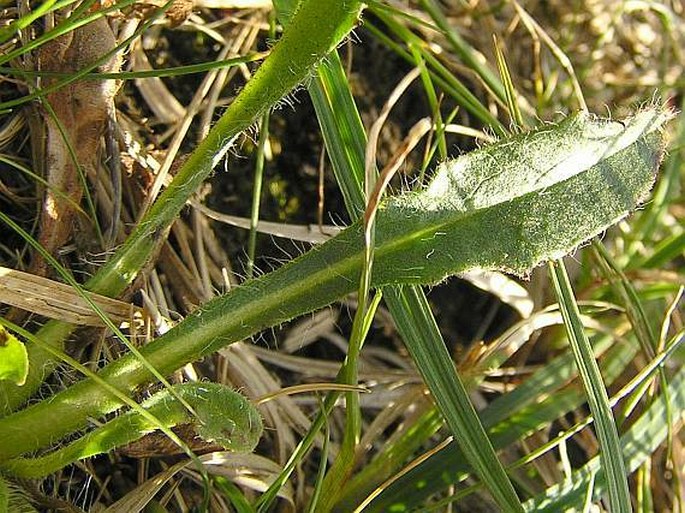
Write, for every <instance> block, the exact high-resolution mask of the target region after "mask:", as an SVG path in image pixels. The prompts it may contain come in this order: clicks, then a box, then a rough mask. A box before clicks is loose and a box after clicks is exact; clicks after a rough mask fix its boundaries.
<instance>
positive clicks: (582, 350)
mask: <svg viewBox="0 0 685 513" xmlns="http://www.w3.org/2000/svg"><path fill="white" fill-rule="evenodd" d="M550 275H551V278H552V283H553V284H554V290H555V292H556V295H557V298H558V300H559V308H560V310H561V314H562V315H563V317H564V324H565V325H566V332H567V335H568V339H569V342H570V344H571V348H572V349H573V353H574V355H575V359H576V365H577V366H578V372H579V375H580V377H581V380H582V383H583V386H584V388H585V393H586V394H587V398H588V404H589V406H590V411H591V412H592V415H593V417H594V419H595V426H596V431H597V436H598V438H599V447H600V459H601V461H602V468H603V469H604V471H605V474H606V482H607V488H608V491H609V504H610V505H611V510H612V511H626V512H627V511H631V503H630V490H629V488H628V474H627V472H626V467H625V463H624V461H623V454H622V451H621V446H620V444H619V439H618V429H617V427H616V423H615V421H614V417H613V414H612V412H611V406H610V405H609V396H608V395H607V391H606V388H605V387H604V382H603V381H602V375H601V374H600V372H599V366H598V365H597V362H596V361H595V357H594V355H593V353H592V347H591V346H590V342H589V341H588V339H587V336H586V335H585V331H584V329H583V325H582V323H581V322H580V312H579V310H578V305H577V304H576V300H575V297H574V296H573V290H572V289H571V283H570V281H569V278H568V275H567V274H566V269H565V267H564V265H563V263H561V262H557V263H554V264H550Z"/></svg>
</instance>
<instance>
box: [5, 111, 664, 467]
mask: <svg viewBox="0 0 685 513" xmlns="http://www.w3.org/2000/svg"><path fill="white" fill-rule="evenodd" d="M669 118H670V113H668V112H665V111H663V110H660V109H656V108H651V109H648V110H645V111H642V112H640V113H638V114H637V115H636V116H634V117H633V118H631V119H629V120H627V121H626V122H625V123H620V122H617V121H610V120H605V119H600V118H596V117H594V116H591V115H589V114H585V113H581V114H576V115H574V116H571V117H569V118H567V119H566V120H565V121H563V122H562V123H560V124H559V125H548V126H543V127H542V128H540V129H538V130H535V131H533V132H530V133H528V134H523V135H521V136H517V137H513V138H511V139H507V140H503V141H501V142H499V143H496V144H494V145H492V146H489V147H486V148H483V149H480V150H477V151H475V152H473V153H470V154H467V155H464V156H462V157H460V158H458V159H456V160H453V161H450V162H447V163H446V164H444V165H442V166H441V167H440V169H439V170H438V172H437V174H436V176H435V178H434V180H433V181H432V182H431V184H430V185H429V186H428V188H426V189H425V190H424V191H421V192H418V193H408V194H404V195H401V196H398V197H395V198H392V199H391V200H389V201H387V202H386V203H385V205H384V206H383V208H382V209H381V210H380V211H379V213H378V218H377V225H376V229H377V233H376V258H375V263H374V273H373V277H372V286H373V287H380V286H383V285H388V284H401V283H435V282H437V281H439V280H442V279H444V278H445V277H446V276H448V275H450V274H454V273H457V272H460V271H464V270H468V269H473V268H481V269H499V270H502V269H504V270H509V271H511V272H515V273H518V274H525V273H526V272H528V271H529V270H530V269H531V268H532V267H534V266H535V265H537V264H539V263H540V262H541V261H543V260H546V259H552V258H557V257H560V256H562V255H564V254H565V253H567V252H569V251H571V250H572V249H574V248H575V247H577V246H578V245H579V244H581V243H582V242H584V241H586V240H588V239H589V238H591V237H594V236H595V235H597V234H599V233H601V232H603V231H604V230H605V229H607V228H608V227H609V226H611V225H612V224H613V223H615V222H616V221H618V220H619V219H622V218H623V217H625V216H626V215H627V214H628V213H630V212H631V211H632V210H634V209H635V208H636V206H637V205H638V204H639V203H640V202H641V201H643V200H644V199H645V198H646V197H647V194H648V193H649V190H650V188H651V186H652V183H653V182H654V177H655V173H656V169H657V166H658V164H659V162H660V160H661V157H662V155H663V146H664V145H663V140H662V136H661V132H660V128H661V126H662V125H663V123H665V122H666V121H667V120H668V119H669ZM363 252H364V251H363V240H362V234H361V225H360V224H359V223H356V224H354V225H352V226H351V227H350V228H348V229H347V230H345V231H343V232H342V233H341V234H340V235H338V236H337V237H335V238H333V239H331V240H329V241H328V242H326V243H324V244H322V245H321V246H319V247H317V248H314V249H313V250H312V251H310V252H308V253H306V254H304V255H302V256H301V257H299V258H297V259H295V260H293V261H292V262H290V263H289V264H287V265H285V266H283V267H281V268H280V269H278V270H276V271H274V272H272V273H270V274H267V275H264V276H261V277H259V278H256V279H253V280H250V281H248V282H246V283H245V284H244V285H243V286H241V287H237V288H235V289H233V290H232V291H231V292H230V293H228V294H226V295H225V296H222V297H219V298H216V299H214V300H212V301H210V302H209V303H207V304H206V305H204V306H203V307H201V308H199V309H198V310H196V311H195V312H194V313H193V314H192V315H190V316H188V317H187V318H186V319H185V320H184V321H183V322H182V323H180V324H179V325H177V326H176V327H175V328H174V329H172V330H170V331H169V332H167V333H166V334H164V335H163V336H161V337H159V338H157V339H156V340H155V341H153V342H152V343H150V344H148V345H146V346H144V347H143V348H141V353H142V354H143V356H144V357H145V358H146V359H147V361H149V362H150V363H151V364H152V365H154V366H155V368H157V369H158V370H159V372H160V373H162V374H165V373H171V372H173V371H174V370H175V369H177V368H179V367H181V366H183V365H184V364H186V363H188V362H191V361H194V360H196V359H198V358H201V357H202V356H204V355H207V354H210V353H212V352H214V351H216V350H218V349H220V348H221V347H224V346H226V345H228V344H230V343H232V342H234V341H236V340H242V339H244V338H246V337H249V336H251V335H253V334H255V333H257V332H258V331H259V330H261V329H264V328H267V327H270V326H274V325H277V324H279V323H281V322H284V321H287V320H289V319H292V318H293V317H296V316H298V315H302V314H304V313H307V312H310V311H312V310H315V309H317V308H321V307H323V306H325V305H327V304H330V303H331V302H333V301H335V300H336V299H338V298H340V297H342V296H344V295H345V294H347V293H349V292H351V291H353V290H355V288H356V286H357V283H358V281H359V276H360V273H361V268H362V264H363V260H364V258H363ZM386 296H387V295H386ZM446 372H453V369H449V368H448V369H447V370H446ZM450 375H452V374H450ZM100 376H101V377H102V378H103V379H106V380H108V381H109V382H110V383H116V384H117V386H118V387H120V388H121V389H127V390H132V389H134V388H135V387H136V386H139V385H141V384H144V383H147V382H150V381H151V379H152V376H151V375H150V373H149V371H147V370H146V369H145V367H144V366H143V364H142V363H141V362H140V361H138V360H137V359H136V358H135V357H133V356H130V355H128V356H124V357H123V358H120V359H119V360H117V361H115V362H113V363H111V364H110V365H108V366H107V367H106V368H105V369H103V370H102V371H101V372H100ZM446 406H447V405H446V404H441V407H446ZM119 407H120V403H119V401H118V400H117V399H115V398H113V397H111V396H109V395H108V394H107V393H106V392H104V391H101V390H99V388H98V386H97V385H95V384H94V383H93V382H91V381H90V380H84V381H82V382H80V383H78V384H76V385H74V386H72V387H71V388H69V389H67V390H66V391H64V392H61V393H60V394H58V395H56V396H54V397H53V398H52V400H51V401H50V402H49V404H48V403H44V404H38V405H35V406H32V407H31V408H29V409H27V410H25V411H23V412H19V413H17V414H15V415H10V416H8V417H5V418H4V419H0V432H3V433H7V436H6V437H5V438H4V439H3V444H2V445H1V446H0V459H3V458H8V457H13V456H15V455H18V454H21V453H22V452H26V451H30V450H34V449H36V448H39V447H42V446H43V445H45V444H49V443H53V442H54V440H55V439H56V438H58V437H60V436H63V435H65V434H67V433H69V432H70V431H72V430H75V429H79V428H80V427H82V426H83V425H84V424H85V423H86V420H87V418H88V417H89V416H98V415H103V414H105V413H108V412H110V411H113V410H115V409H117V408H119ZM48 418H49V419H51V420H50V422H49V423H46V421H45V420H41V419H48ZM52 419H59V421H58V422H57V421H54V420H52ZM36 423H37V424H36ZM10 425H11V426H12V429H7V427H8V426H10ZM36 425H41V426H42V429H36V428H35V426H36ZM22 427H25V429H23V428H22Z"/></svg>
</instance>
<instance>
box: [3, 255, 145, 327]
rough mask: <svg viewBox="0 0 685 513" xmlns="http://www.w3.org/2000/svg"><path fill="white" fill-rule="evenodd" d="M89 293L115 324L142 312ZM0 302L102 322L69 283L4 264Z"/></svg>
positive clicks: (54, 316)
mask: <svg viewBox="0 0 685 513" xmlns="http://www.w3.org/2000/svg"><path fill="white" fill-rule="evenodd" d="M90 296H91V299H92V300H93V301H94V302H95V304H97V305H98V306H99V307H100V308H101V309H102V311H103V312H104V313H105V314H106V315H107V316H108V317H109V318H110V319H111V320H112V322H114V323H115V324H121V323H124V322H131V319H133V318H134V317H135V316H141V315H144V313H143V310H142V309H141V308H139V307H137V306H135V305H133V304H130V303H126V302H124V301H118V300H116V299H110V298H108V297H104V296H99V295H96V294H91V295H90ZM0 303H5V304H8V305H12V306H14V307H16V308H21V309H22V310H26V311H28V312H33V313H35V314H38V315H43V316H45V317H49V318H51V319H59V320H62V321H66V322H69V323H71V324H76V325H79V326H98V327H102V326H104V323H103V322H102V319H101V318H100V317H99V316H98V315H97V314H96V313H95V312H93V309H92V308H91V307H90V305H89V304H88V303H86V301H85V300H84V299H83V298H82V297H81V296H80V295H79V294H78V293H77V292H75V291H74V289H73V288H72V287H70V286H69V285H65V284H64V283H60V282H57V281H54V280H50V279H48V278H42V277H40V276H36V275H35V274H30V273H25V272H22V271H17V270H14V269H8V268H7V267H0Z"/></svg>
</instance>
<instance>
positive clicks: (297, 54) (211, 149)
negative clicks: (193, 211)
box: [0, 0, 362, 414]
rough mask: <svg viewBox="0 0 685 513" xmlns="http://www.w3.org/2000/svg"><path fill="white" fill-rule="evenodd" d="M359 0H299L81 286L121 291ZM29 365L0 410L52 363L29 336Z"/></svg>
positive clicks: (5, 393)
mask: <svg viewBox="0 0 685 513" xmlns="http://www.w3.org/2000/svg"><path fill="white" fill-rule="evenodd" d="M361 6H362V4H361V2H360V1H358V0H302V2H301V3H300V5H299V9H298V10H297V12H296V13H295V14H294V15H293V18H292V21H291V22H290V24H289V25H288V29H287V30H286V31H285V32H284V34H283V37H282V38H281V39H280V41H279V42H278V43H277V44H276V45H275V46H274V48H273V50H272V51H271V54H270V55H269V57H268V58H267V59H266V60H265V61H264V63H263V64H262V65H261V66H260V68H259V69H258V70H257V73H255V76H254V77H253V78H252V80H250V81H249V82H248V83H247V84H246V86H245V88H244V89H243V90H242V91H241V93H240V94H239V95H238V96H237V97H236V99H235V100H234V101H233V103H232V104H231V105H230V106H229V108H228V109H227V110H226V112H225V113H224V115H223V116H222V117H221V119H220V120H219V121H218V122H217V124H216V125H215V126H214V127H213V128H212V130H211V131H210V132H209V134H208V135H207V137H206V138H205V139H204V140H203V141H202V143H201V144H200V145H199V146H198V147H197V149H196V150H195V151H194V152H193V153H192V155H191V156H190V157H189V158H188V159H187V160H186V161H185V162H184V164H183V165H182V167H181V169H180V170H179V172H178V174H177V175H176V177H175V178H174V180H173V181H172V182H171V184H170V185H169V187H168V188H167V189H166V190H165V191H164V192H163V193H162V194H161V195H160V197H159V199H158V200H157V201H156V202H155V204H154V205H153V206H152V208H151V209H150V211H149V212H148V214H147V215H146V216H145V217H144V219H142V220H141V222H140V223H138V224H137V225H136V227H135V229H134V230H133V232H132V233H131V235H130V236H129V237H128V239H127V240H126V243H125V244H124V245H123V246H122V247H121V248H120V249H119V250H118V251H117V252H116V253H115V254H114V255H113V256H112V258H110V259H109V260H108V261H107V263H106V264H105V266H104V267H103V268H102V269H101V270H100V271H98V273H97V274H96V275H95V276H94V277H93V278H91V279H90V280H89V281H88V282H87V283H86V289H87V290H89V291H91V292H95V293H98V294H103V295H107V296H111V297H116V296H118V295H120V294H121V293H122V292H123V291H124V290H125V289H126V288H127V287H128V286H129V285H130V284H131V282H132V281H133V280H134V278H135V277H136V276H137V275H138V273H139V272H140V270H141V269H143V267H144V266H145V264H146V263H147V261H148V260H149V259H150V257H151V256H152V255H153V254H154V252H155V249H156V248H157V247H158V245H159V244H161V243H162V242H163V241H164V239H165V237H166V233H167V231H168V229H169V227H170V226H171V224H172V223H173V221H174V220H175V219H176V217H177V216H178V214H179V212H180V211H181V209H182V208H183V206H184V205H185V203H186V201H187V200H188V198H190V196H191V195H192V194H193V193H194V192H195V191H196V190H197V189H198V188H199V186H200V185H201V184H202V182H203V181H204V180H205V179H206V178H207V176H208V175H209V174H210V173H211V172H212V170H213V169H214V167H215V166H216V165H217V164H218V163H219V162H220V161H221V160H222V159H223V157H224V155H225V154H226V152H227V151H228V150H229V148H230V146H231V143H232V141H233V140H234V138H235V137H237V136H238V135H239V134H240V133H241V132H242V131H244V130H245V129H247V128H249V127H250V125H251V124H252V123H253V122H254V121H255V120H256V119H257V118H258V117H259V116H260V115H261V114H263V113H264V112H265V111H266V110H267V109H269V108H271V107H272V106H273V105H275V104H276V103H277V102H278V101H279V100H280V99H281V98H283V96H285V95H286V94H288V93H289V92H290V91H291V90H292V89H293V88H295V87H296V86H297V85H298V84H300V83H301V82H302V81H303V80H305V79H306V78H307V77H308V76H309V75H310V74H311V73H312V72H313V69H314V67H315V66H316V65H317V64H318V63H319V62H320V61H321V60H322V59H323V58H324V57H325V56H326V54H328V52H330V51H331V50H332V49H333V48H335V46H336V45H338V44H339V43H340V41H342V40H343V38H344V37H345V36H346V35H347V33H348V32H349V31H350V30H351V29H352V28H353V27H354V25H355V24H356V22H357V19H358V16H359V13H360V10H361ZM73 329H74V327H73V326H70V325H67V324H65V323H62V322H58V321H51V322H49V323H47V324H46V325H45V326H44V327H43V328H42V329H41V330H40V331H39V332H38V333H37V336H38V337H40V338H42V339H43V340H44V341H45V342H47V343H49V344H51V345H53V346H54V347H59V348H61V347H62V345H63V343H64V340H65V339H66V337H68V336H69V334H70V333H71V332H72V330H73ZM27 349H28V351H29V358H30V361H31V368H30V371H29V376H28V377H27V380H26V384H25V385H24V386H23V387H17V386H14V385H11V384H9V385H8V384H5V383H0V414H7V413H9V412H10V411H12V410H14V409H16V408H17V407H18V406H20V405H21V404H22V403H23V402H25V401H26V400H27V399H28V397H30V395H31V394H33V393H34V392H35V391H36V390H37V388H38V387H39V386H40V384H41V383H42V382H43V380H44V378H45V376H46V375H47V374H49V373H50V372H52V370H54V366H55V362H54V360H53V359H52V357H51V355H50V354H49V353H48V352H46V351H44V350H42V349H40V348H37V347H36V346H35V345H32V344H29V345H28V347H27Z"/></svg>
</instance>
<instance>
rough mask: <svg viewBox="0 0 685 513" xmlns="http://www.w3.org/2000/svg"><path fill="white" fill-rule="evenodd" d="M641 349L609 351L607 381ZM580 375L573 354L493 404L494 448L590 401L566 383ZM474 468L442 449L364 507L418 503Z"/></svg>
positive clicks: (603, 342) (485, 415)
mask: <svg viewBox="0 0 685 513" xmlns="http://www.w3.org/2000/svg"><path fill="white" fill-rule="evenodd" d="M612 343H614V341H613V340H612V339H611V338H609V337H602V338H600V339H598V340H596V342H595V346H594V347H595V354H600V353H603V352H604V351H605V350H606V349H607V347H609V345H610V344H612ZM636 351H637V346H636V345H635V344H633V345H631V346H625V345H623V344H615V345H614V346H612V347H610V348H609V350H608V351H606V355H605V356H604V357H603V358H602V362H601V365H602V371H603V375H604V376H606V378H607V382H609V383H612V382H613V381H614V380H616V379H617V378H618V377H619V376H620V375H621V374H622V373H623V372H624V371H625V369H626V367H627V366H628V365H629V364H630V362H631V359H632V358H633V357H634V355H635V353H636ZM575 376H577V369H576V366H575V363H574V359H573V354H571V353H570V352H568V353H565V354H563V355H561V356H559V357H557V358H556V359H555V360H553V361H552V362H550V364H549V365H548V366H545V367H543V368H541V369H540V370H539V371H537V372H536V373H535V374H534V375H532V376H531V377H530V378H529V379H528V380H526V381H525V382H524V383H523V384H522V385H520V386H519V387H517V388H516V389H515V390H514V391H512V392H510V393H508V394H505V395H503V396H501V397H500V398H499V399H498V400H496V401H495V402H493V403H491V404H490V405H488V406H487V407H486V408H485V409H484V410H483V411H482V412H481V413H480V415H481V418H482V421H483V425H484V426H485V428H486V429H487V431H488V434H489V436H490V437H491V440H492V443H493V445H494V447H495V448H496V449H498V450H499V449H504V448H505V447H507V446H508V445H509V444H511V443H514V442H515V441H517V440H521V439H523V438H525V437H526V436H529V435H530V434H532V433H534V432H535V431H536V430H539V429H544V428H545V426H548V425H549V424H550V423H552V422H554V421H555V420H557V419H559V418H560V417H563V416H564V415H566V414H568V413H569V412H571V411H573V410H574V409H576V408H579V407H580V406H581V405H582V404H583V403H584V402H585V398H584V395H583V394H582V391H581V390H579V389H578V388H576V387H565V386H566V385H567V384H568V383H569V382H570V380H571V379H573V378H574V377H575ZM471 471H472V469H471V468H470V467H469V466H468V464H467V463H466V461H465V458H464V457H463V455H462V454H461V452H460V451H458V450H454V451H441V452H439V453H438V454H436V455H434V456H432V457H431V458H429V459H427V460H426V461H424V462H423V463H421V464H420V465H419V466H417V467H416V468H415V469H412V470H411V471H410V472H409V473H407V474H406V475H405V476H402V478H401V479H399V480H397V481H396V482H395V483H393V484H392V485H391V486H389V487H388V488H387V489H386V490H384V491H383V493H382V494H381V495H379V497H377V498H376V500H374V502H373V503H372V504H371V505H370V506H369V507H368V509H367V510H365V511H368V512H369V513H373V512H383V511H388V510H392V509H397V508H400V507H403V508H405V509H411V508H413V507H416V506H419V505H421V504H424V503H425V501H426V500H427V499H428V498H429V497H431V496H432V495H434V494H436V493H440V492H441V491H444V490H445V489H446V488H447V487H450V486H453V485H455V484H457V483H459V482H461V481H462V480H463V479H464V478H465V477H466V476H467V474H468V473H469V472H471Z"/></svg>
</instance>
